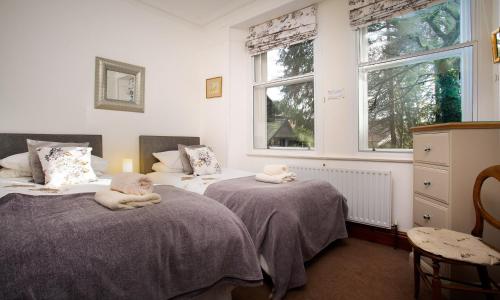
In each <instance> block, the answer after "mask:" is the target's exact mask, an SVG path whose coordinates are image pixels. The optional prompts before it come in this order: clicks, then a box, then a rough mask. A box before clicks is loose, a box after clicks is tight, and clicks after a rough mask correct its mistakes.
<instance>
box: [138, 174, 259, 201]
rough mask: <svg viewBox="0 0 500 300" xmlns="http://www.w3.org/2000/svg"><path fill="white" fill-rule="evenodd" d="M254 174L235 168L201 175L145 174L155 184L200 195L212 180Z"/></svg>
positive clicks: (216, 180) (217, 180)
mask: <svg viewBox="0 0 500 300" xmlns="http://www.w3.org/2000/svg"><path fill="white" fill-rule="evenodd" d="M254 175H255V173H251V172H247V171H242V170H235V169H222V172H221V173H219V174H213V175H203V176H194V175H186V174H184V173H163V172H153V173H149V174H147V176H148V177H149V178H151V180H153V182H154V183H155V184H166V185H173V186H175V187H178V188H181V189H184V190H188V191H190V192H194V193H198V194H200V195H203V194H204V193H205V190H206V189H207V187H208V186H209V185H210V184H212V183H214V182H219V181H221V180H227V179H233V178H240V177H246V176H254Z"/></svg>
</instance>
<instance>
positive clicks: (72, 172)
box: [36, 146, 97, 187]
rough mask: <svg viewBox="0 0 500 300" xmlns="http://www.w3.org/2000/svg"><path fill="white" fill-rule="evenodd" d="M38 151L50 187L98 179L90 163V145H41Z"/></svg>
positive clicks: (46, 182)
mask: <svg viewBox="0 0 500 300" xmlns="http://www.w3.org/2000/svg"><path fill="white" fill-rule="evenodd" d="M36 151H37V153H38V157H39V158H40V162H41V163H42V169H43V173H44V175H45V184H46V185H47V186H49V187H60V186H62V185H68V184H79V183H89V182H91V181H95V180H97V177H96V175H95V173H94V170H93V169H92V165H91V164H90V159H91V158H90V157H91V155H90V153H91V151H92V148H90V147H57V146H56V147H40V148H37V149H36Z"/></svg>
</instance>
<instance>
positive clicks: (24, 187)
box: [0, 176, 111, 198]
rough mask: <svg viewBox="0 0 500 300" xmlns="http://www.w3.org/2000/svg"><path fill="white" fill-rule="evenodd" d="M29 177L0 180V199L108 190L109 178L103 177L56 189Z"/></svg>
mask: <svg viewBox="0 0 500 300" xmlns="http://www.w3.org/2000/svg"><path fill="white" fill-rule="evenodd" d="M31 180H32V178H31V177H19V178H0V198H1V197H3V196H5V195H7V194H10V193H21V194H28V195H63V194H78V193H94V192H97V191H102V190H108V189H109V185H110V183H111V177H109V176H103V177H100V178H99V179H98V180H97V181H94V182H91V183H86V184H76V185H68V186H63V187H61V188H58V189H50V188H47V187H46V186H44V185H41V184H36V183H33V182H31Z"/></svg>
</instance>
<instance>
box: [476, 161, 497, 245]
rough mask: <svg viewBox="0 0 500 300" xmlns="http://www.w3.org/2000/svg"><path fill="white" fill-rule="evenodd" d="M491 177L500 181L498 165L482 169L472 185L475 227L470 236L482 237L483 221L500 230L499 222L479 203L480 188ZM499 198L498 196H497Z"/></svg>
mask: <svg viewBox="0 0 500 300" xmlns="http://www.w3.org/2000/svg"><path fill="white" fill-rule="evenodd" d="M490 177H493V178H495V179H496V180H498V181H500V165H496V166H492V167H489V168H487V169H484V170H483V171H482V172H481V173H479V175H477V178H476V183H475V184H474V192H473V201H474V210H475V211H476V225H475V226H474V229H473V230H472V235H474V236H477V237H482V236H483V228H484V220H486V221H487V222H488V223H490V224H491V225H493V227H495V228H496V229H500V221H499V220H497V219H495V217H493V216H492V215H491V214H489V213H488V212H487V211H486V210H485V209H484V207H483V203H482V202H481V188H482V187H483V183H484V182H485V181H486V179H488V178H490ZM498 197H499V198H500V195H498Z"/></svg>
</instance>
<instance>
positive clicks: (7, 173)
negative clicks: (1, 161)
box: [0, 168, 31, 178]
mask: <svg viewBox="0 0 500 300" xmlns="http://www.w3.org/2000/svg"><path fill="white" fill-rule="evenodd" d="M17 177H31V172H25V171H21V170H16V169H6V168H3V169H0V178H17Z"/></svg>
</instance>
